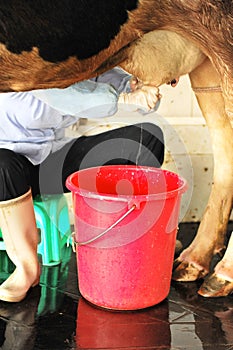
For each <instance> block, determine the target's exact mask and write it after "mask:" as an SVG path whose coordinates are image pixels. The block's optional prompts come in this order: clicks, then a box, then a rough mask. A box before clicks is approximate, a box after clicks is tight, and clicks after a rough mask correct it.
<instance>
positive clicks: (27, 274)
mask: <svg viewBox="0 0 233 350" xmlns="http://www.w3.org/2000/svg"><path fill="white" fill-rule="evenodd" d="M0 227H1V230H2V235H3V240H4V242H5V245H6V252H7V254H8V256H9V258H10V259H11V260H12V262H13V263H14V264H15V266H16V268H15V270H14V272H13V273H12V274H11V275H10V277H9V278H8V279H7V280H6V281H4V282H3V283H2V284H1V286H0V300H3V301H8V302H19V301H21V300H23V299H24V298H25V296H26V294H27V291H28V290H29V289H30V288H31V287H33V286H35V285H37V284H38V283H39V280H40V266H39V261H38V257H37V245H38V230H37V227H36V220H35V213H34V207H33V201H32V195H31V190H29V191H28V192H27V193H25V194H24V195H22V196H20V197H17V198H14V199H12V200H7V201H3V202H0Z"/></svg>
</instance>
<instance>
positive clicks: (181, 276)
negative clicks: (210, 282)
mask: <svg viewBox="0 0 233 350" xmlns="http://www.w3.org/2000/svg"><path fill="white" fill-rule="evenodd" d="M207 273H208V272H207V271H205V270H203V269H202V270H200V269H198V268H197V266H194V265H193V264H192V263H189V262H186V261H180V260H179V258H178V259H176V260H175V261H174V264H173V273H172V279H173V280H174V281H182V282H193V281H196V280H198V279H200V278H204V277H205V276H206V275H207Z"/></svg>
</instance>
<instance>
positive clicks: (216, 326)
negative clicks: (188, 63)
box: [0, 224, 233, 350]
mask: <svg viewBox="0 0 233 350" xmlns="http://www.w3.org/2000/svg"><path fill="white" fill-rule="evenodd" d="M196 226H197V225H196V224H182V225H180V230H179V237H180V238H181V239H182V240H185V238H187V237H188V238H189V239H190V240H191V239H192V234H193V233H194V232H195V230H196ZM186 241H187V240H186ZM67 249H68V250H67V251H66V253H65V256H64V259H63V261H62V263H61V264H60V265H57V266H53V267H45V266H43V270H42V276H41V282H40V286H37V287H35V288H33V289H32V290H31V291H30V293H29V294H28V296H27V298H26V299H25V300H24V301H22V302H21V303H16V304H9V303H4V302H0V349H4V350H6V349H7V350H8V349H9V350H11V349H15V350H26V349H27V350H32V349H35V350H39V349H41V350H43V349H44V350H45V349H46V350H60V349H61V350H68V349H80V350H81V349H101V350H103V349H117V350H120V349H131V350H136V349H137V350H138V349H145V350H146V349H153V350H156V349H165V350H169V349H172V350H177V349H182V350H189V349H190V350H199V349H200V350H201V349H203V350H212V349H213V350H230V349H231V350H232V349H233V297H232V296H229V297H226V298H217V299H206V298H203V297H201V296H199V295H198V294H197V290H198V287H199V284H200V283H196V282H193V283H177V282H172V285H171V289H170V293H169V296H168V298H167V299H166V300H164V301H163V302H162V303H160V304H158V305H156V306H154V307H151V308H148V309H144V310H139V311H133V312H114V311H109V310H104V309H100V308H97V307H95V306H93V305H91V304H90V303H88V302H87V301H85V300H84V299H83V298H82V297H81V296H80V294H79V292H78V289H77V273H76V256H75V254H74V253H73V252H71V248H67ZM0 253H1V256H0V262H1V267H2V271H1V274H0V278H2V279H3V278H6V277H7V275H8V274H9V273H10V272H11V270H12V268H13V266H12V265H11V263H10V262H9V261H8V260H7V257H6V256H5V252H0Z"/></svg>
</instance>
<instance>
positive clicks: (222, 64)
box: [0, 0, 233, 297]
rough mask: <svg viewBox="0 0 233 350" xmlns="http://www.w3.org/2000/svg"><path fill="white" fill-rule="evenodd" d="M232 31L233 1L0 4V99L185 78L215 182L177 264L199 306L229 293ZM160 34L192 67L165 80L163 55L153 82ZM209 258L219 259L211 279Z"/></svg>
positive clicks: (232, 278)
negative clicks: (190, 54) (201, 121)
mask: <svg viewBox="0 0 233 350" xmlns="http://www.w3.org/2000/svg"><path fill="white" fill-rule="evenodd" d="M232 27H233V2H232V0H121V1H119V0H111V1H108V0H83V1H77V0H76V1H75V0H68V1H67V0H60V1H58V2H57V1H54V0H46V1H45V0H40V1H39V0H35V1H33V2H30V1H20V0H12V1H6V2H4V4H1V5H0V91H1V92H8V91H25V90H33V89H41V88H52V87H57V88H64V87H67V86H69V85H71V84H73V83H75V82H78V81H82V80H85V79H88V78H91V77H95V76H97V75H99V74H101V73H102V72H104V71H106V70H108V69H110V68H112V67H114V66H116V65H119V66H121V67H122V68H124V69H126V70H127V71H128V72H129V73H131V74H133V75H135V76H137V77H138V79H140V80H141V81H142V82H143V83H144V84H145V85H154V86H159V85H161V84H163V83H164V82H167V81H172V80H173V79H174V78H176V77H178V76H179V75H181V74H186V73H188V74H189V76H190V80H191V85H192V88H193V90H194V92H195V94H196V97H197V100H198V103H199V106H200V108H201V110H202V113H203V116H204V118H205V120H206V122H207V125H208V127H209V130H210V134H211V138H212V144H213V155H214V175H213V185H212V190H211V194H210V198H209V201H208V204H207V207H206V210H205V212H204V214H203V218H202V220H201V223H200V226H199V229H198V232H197V234H196V236H195V238H194V240H193V242H192V243H191V245H190V246H189V247H188V248H187V249H185V250H184V251H183V252H182V253H181V255H180V256H179V257H178V258H177V260H176V261H175V264H174V271H173V279H175V280H178V281H193V280H196V279H199V278H205V280H204V283H203V284H202V286H201V287H200V289H199V291H198V293H199V294H200V295H202V296H205V297H218V296H225V295H229V294H231V293H232V292H233V258H232V251H233V238H232V239H230V241H229V243H228V247H227V249H226V251H225V250H224V249H225V246H224V242H225V235H226V229H227V224H228V221H229V217H230V213H231V209H232V197H233V196H232V194H233V152H232V150H233V129H232V124H231V123H232V115H233V114H232V112H233V110H232V109H233V105H232V102H233V85H232V83H233V59H232V58H233V35H232ZM157 31H169V32H172V33H175V34H176V35H178V36H180V38H183V39H184V40H186V41H187V42H190V43H192V45H194V47H195V48H196V49H197V50H196V51H195V52H196V53H197V56H198V57H199V58H198V57H197V56H196V55H195V60H196V61H195V62H194V61H192V58H191V60H190V61H189V64H188V65H187V67H186V70H185V69H182V70H181V71H180V70H179V64H177V68H176V69H175V70H173V71H172V72H170V73H169V66H170V65H172V63H173V56H174V53H176V50H177V49H178V47H176V44H175V43H174V44H172V45H171V46H170V47H168V46H166V47H167V48H168V51H167V52H168V54H167V55H166V57H167V62H168V63H167V64H168V67H167V70H166V74H165V73H164V74H163V75H162V76H161V77H160V78H159V77H158V76H156V74H157V73H156V71H155V69H154V67H155V66H156V65H157V58H158V54H157V51H156V46H157V44H156V42H155V40H156V35H157V34H156V32H157ZM164 44H166V42H164ZM158 46H159V45H158ZM169 49H170V57H169ZM183 50H184V53H185V47H184V48H183ZM184 62H185V60H184V61H183V63H184ZM190 62H191V63H190ZM164 72H165V71H164ZM216 253H219V254H222V259H221V260H220V262H219V263H218V264H217V265H216V267H215V269H214V271H212V272H211V273H209V272H210V265H211V261H212V258H213V256H214V254H216Z"/></svg>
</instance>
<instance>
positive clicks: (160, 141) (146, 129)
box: [141, 122, 165, 166]
mask: <svg viewBox="0 0 233 350" xmlns="http://www.w3.org/2000/svg"><path fill="white" fill-rule="evenodd" d="M141 127H142V129H143V144H144V145H145V147H146V149H147V150H148V151H150V154H151V156H152V158H155V159H156V163H157V165H156V166H161V165H162V164H163V161H164V152H165V146H164V135H163V131H162V129H161V128H160V127H159V126H158V125H156V124H153V123H149V122H145V123H142V125H141Z"/></svg>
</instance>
